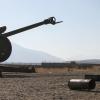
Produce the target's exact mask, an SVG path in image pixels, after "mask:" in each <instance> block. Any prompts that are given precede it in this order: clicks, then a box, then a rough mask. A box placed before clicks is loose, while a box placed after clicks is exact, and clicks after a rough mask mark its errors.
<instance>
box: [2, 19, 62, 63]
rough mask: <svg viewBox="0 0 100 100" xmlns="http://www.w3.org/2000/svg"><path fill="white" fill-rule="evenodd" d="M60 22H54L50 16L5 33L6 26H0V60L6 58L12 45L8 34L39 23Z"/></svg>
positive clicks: (10, 34)
mask: <svg viewBox="0 0 100 100" xmlns="http://www.w3.org/2000/svg"><path fill="white" fill-rule="evenodd" d="M61 22H62V21H59V22H56V18H55V17H50V18H48V19H45V20H44V21H41V22H38V23H35V24H32V25H29V26H26V27H22V28H19V29H16V30H13V31H10V32H6V33H4V32H5V31H6V26H3V27H0V62H3V61H5V60H7V59H8V58H9V56H10V55H11V52H12V45H11V42H10V40H9V39H8V37H9V36H12V35H15V34H17V33H21V32H24V31H27V30H30V29H32V28H36V27H38V26H41V25H45V24H52V25H55V24H57V23H61Z"/></svg>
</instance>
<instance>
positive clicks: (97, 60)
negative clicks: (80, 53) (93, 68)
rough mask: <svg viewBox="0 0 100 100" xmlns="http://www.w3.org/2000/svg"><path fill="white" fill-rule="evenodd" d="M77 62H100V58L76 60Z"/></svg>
mask: <svg viewBox="0 0 100 100" xmlns="http://www.w3.org/2000/svg"><path fill="white" fill-rule="evenodd" d="M76 62H77V63H87V64H100V59H87V60H80V61H76Z"/></svg>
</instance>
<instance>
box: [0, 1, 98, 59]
mask: <svg viewBox="0 0 100 100" xmlns="http://www.w3.org/2000/svg"><path fill="white" fill-rule="evenodd" d="M0 13H1V14H0V23H1V26H2V25H6V26H7V31H10V30H13V29H16V28H20V27H23V26H26V25H30V24H33V23H36V22H40V21H42V20H44V19H46V18H48V17H51V16H55V17H56V18H57V20H58V21H59V20H63V23H61V24H58V25H55V26H52V25H47V26H46V25H44V26H41V27H38V28H36V29H32V30H29V31H27V32H23V33H20V34H17V35H15V36H12V37H9V39H10V40H11V41H12V42H14V43H16V44H19V45H21V46H23V47H25V48H29V49H33V50H38V51H44V52H46V53H49V54H51V55H54V56H57V57H60V58H63V59H65V60H80V59H95V58H100V0H0Z"/></svg>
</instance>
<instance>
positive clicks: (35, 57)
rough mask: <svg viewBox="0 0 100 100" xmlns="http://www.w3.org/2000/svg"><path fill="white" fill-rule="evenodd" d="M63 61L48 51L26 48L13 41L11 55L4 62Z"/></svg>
mask: <svg viewBox="0 0 100 100" xmlns="http://www.w3.org/2000/svg"><path fill="white" fill-rule="evenodd" d="M63 61H64V60H63V59H60V58H58V57H55V56H52V55H50V54H48V53H45V52H41V51H36V50H31V49H27V48H24V47H22V46H19V45H17V44H14V43H13V44H12V53H11V56H10V57H9V58H8V60H6V61H5V62H4V63H42V62H63Z"/></svg>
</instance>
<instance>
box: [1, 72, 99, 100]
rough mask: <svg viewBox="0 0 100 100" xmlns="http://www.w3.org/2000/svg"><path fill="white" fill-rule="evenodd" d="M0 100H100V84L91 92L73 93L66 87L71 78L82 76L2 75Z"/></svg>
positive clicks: (81, 75)
mask: <svg viewBox="0 0 100 100" xmlns="http://www.w3.org/2000/svg"><path fill="white" fill-rule="evenodd" d="M3 75H4V78H0V100H100V83H99V82H97V85H96V88H95V89H94V90H92V91H73V90H70V89H69V88H68V86H67V82H68V80H69V79H71V78H84V74H78V73H73V74H71V73H67V74H32V73H3Z"/></svg>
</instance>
